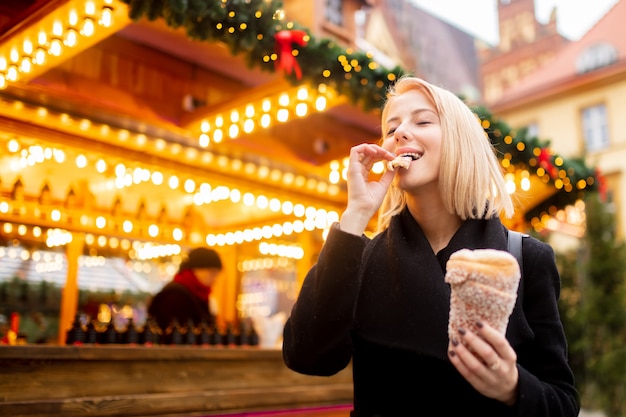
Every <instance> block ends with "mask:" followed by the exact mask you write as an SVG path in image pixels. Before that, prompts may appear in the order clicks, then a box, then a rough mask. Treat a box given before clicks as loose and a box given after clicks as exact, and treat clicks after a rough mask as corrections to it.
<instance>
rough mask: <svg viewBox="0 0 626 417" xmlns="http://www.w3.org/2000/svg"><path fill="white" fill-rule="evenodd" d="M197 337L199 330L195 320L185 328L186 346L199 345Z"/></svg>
mask: <svg viewBox="0 0 626 417" xmlns="http://www.w3.org/2000/svg"><path fill="white" fill-rule="evenodd" d="M197 335H198V330H197V329H196V326H195V325H194V323H193V320H189V321H188V322H187V326H185V338H184V339H185V340H184V344H186V345H195V344H197Z"/></svg>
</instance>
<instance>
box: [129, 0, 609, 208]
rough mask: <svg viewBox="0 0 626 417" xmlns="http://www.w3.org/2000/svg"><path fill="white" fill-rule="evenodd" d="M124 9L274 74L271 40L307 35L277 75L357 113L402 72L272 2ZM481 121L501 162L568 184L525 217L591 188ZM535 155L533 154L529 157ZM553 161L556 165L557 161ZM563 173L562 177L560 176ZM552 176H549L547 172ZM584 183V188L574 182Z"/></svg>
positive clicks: (542, 149) (227, 0) (159, 3)
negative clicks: (291, 66) (340, 98)
mask: <svg viewBox="0 0 626 417" xmlns="http://www.w3.org/2000/svg"><path fill="white" fill-rule="evenodd" d="M122 1H123V2H124V3H126V4H128V5H129V16H130V18H131V19H132V20H134V21H137V20H140V19H141V18H144V17H145V18H147V19H148V20H155V19H159V18H161V19H164V20H165V22H166V23H167V25H168V26H170V27H172V28H181V27H182V28H184V29H185V31H186V33H187V36H188V37H189V38H190V39H192V40H198V41H207V42H222V43H224V44H226V45H228V47H229V48H230V51H231V53H232V54H233V55H237V54H242V53H243V54H245V55H246V59H247V64H248V66H249V67H257V68H260V69H261V70H263V71H272V72H273V71H276V68H275V60H272V59H268V57H270V56H271V55H272V54H273V53H275V52H276V51H275V48H276V42H275V35H276V34H277V33H278V32H279V31H281V30H285V29H287V30H303V31H305V32H306V33H307V35H308V38H309V39H308V42H307V44H306V45H305V46H303V47H299V46H296V45H294V46H293V49H294V50H295V51H296V53H297V57H296V59H297V62H298V64H299V66H300V68H301V71H302V79H301V80H299V79H297V77H296V75H295V74H293V73H292V74H288V75H287V74H286V75H285V77H286V78H287V79H288V80H289V81H290V82H292V83H293V84H298V83H301V82H302V81H303V80H304V81H308V82H310V83H311V84H312V85H318V84H321V83H324V84H327V85H329V86H331V87H332V88H334V89H335V90H337V91H338V92H339V93H340V94H342V95H345V96H347V97H348V98H349V99H350V100H351V101H352V102H353V103H354V104H356V105H359V106H361V107H362V108H363V109H364V110H365V111H370V110H374V109H380V108H381V107H382V105H383V104H384V99H385V95H386V93H387V90H388V89H389V86H390V85H391V84H392V83H393V82H394V81H395V80H396V79H397V78H398V77H400V76H401V75H402V74H403V70H402V69H401V68H400V67H399V66H396V67H395V68H393V69H388V68H384V67H381V66H380V65H378V64H377V63H376V62H375V61H374V60H373V58H372V56H370V55H369V54H367V53H365V52H361V51H353V50H349V49H344V48H342V47H340V46H339V45H337V44H336V43H335V42H333V41H332V40H330V39H317V38H316V37H315V36H313V35H312V34H311V33H310V31H309V30H308V29H307V28H304V27H301V26H299V25H298V24H296V23H293V22H283V19H282V16H281V12H282V10H281V9H282V2H281V1H280V0H122ZM474 110H475V111H476V113H477V114H478V115H479V116H480V117H481V119H482V120H483V121H486V123H485V130H486V132H487V133H488V135H489V138H490V140H491V142H492V143H493V145H494V146H495V148H496V150H497V151H498V152H499V153H500V154H501V156H502V157H505V156H506V157H507V158H508V159H510V163H511V164H512V165H513V166H516V167H519V168H521V169H527V170H528V171H529V172H531V173H533V174H535V175H537V168H538V167H539V166H540V165H541V163H540V161H539V160H540V159H541V158H544V159H543V161H541V162H542V163H543V164H544V165H546V164H547V166H551V167H554V170H553V171H552V172H551V173H546V174H544V175H539V176H540V177H542V178H543V180H544V181H545V182H546V183H547V184H551V185H554V186H555V187H556V184H557V180H559V179H560V180H561V181H563V180H565V178H567V179H566V180H565V181H567V182H569V183H570V184H572V185H573V186H572V189H571V190H568V189H567V188H566V187H556V188H557V189H558V192H557V193H555V194H554V195H553V196H551V197H550V198H548V199H547V200H545V201H542V202H541V203H540V204H539V205H537V206H536V207H534V208H532V209H530V210H529V211H528V212H527V213H526V218H527V220H530V219H532V218H534V217H540V216H541V215H543V214H544V213H550V214H553V213H551V211H550V210H551V209H552V208H553V207H557V208H562V207H565V206H567V205H569V204H573V203H574V202H576V200H578V199H579V198H581V197H582V195H583V193H584V192H590V191H597V190H598V181H597V180H596V178H595V173H594V171H593V170H592V169H590V168H589V167H587V166H586V165H585V163H584V161H583V160H582V159H570V160H565V159H564V158H561V157H559V156H558V155H554V154H551V153H549V152H548V150H549V142H546V141H540V140H539V138H536V137H528V135H527V132H526V131H525V130H519V131H517V132H516V131H514V130H513V129H511V128H510V127H509V126H507V125H506V123H504V122H503V121H499V120H494V118H493V115H492V114H491V113H490V112H489V111H488V110H487V109H486V108H484V107H476V108H475V109H474ZM535 152H539V153H540V155H541V156H538V155H536V154H535ZM557 160H558V161H559V164H557ZM561 171H563V172H561ZM550 174H553V175H550ZM580 180H584V181H585V182H586V186H585V187H584V189H580V188H579V187H578V186H577V184H578V182H579V181H580Z"/></svg>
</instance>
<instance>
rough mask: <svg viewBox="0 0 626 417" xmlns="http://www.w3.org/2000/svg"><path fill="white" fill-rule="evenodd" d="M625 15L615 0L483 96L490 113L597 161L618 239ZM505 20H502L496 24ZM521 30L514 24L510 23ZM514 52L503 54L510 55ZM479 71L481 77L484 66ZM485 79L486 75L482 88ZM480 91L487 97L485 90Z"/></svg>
mask: <svg viewBox="0 0 626 417" xmlns="http://www.w3.org/2000/svg"><path fill="white" fill-rule="evenodd" d="M515 3H524V0H519V1H518V2H515V1H511V2H510V5H509V6H511V7H512V6H513V5H514V4H515ZM528 3H532V1H530V2H528ZM501 10H503V8H501ZM524 13H526V12H525V11H524ZM624 16H626V1H624V0H620V1H618V2H617V3H616V4H615V5H614V6H613V7H612V8H611V9H610V10H609V11H608V12H607V13H606V15H605V16H604V17H603V18H601V19H600V20H599V21H598V22H597V23H596V25H595V26H594V27H592V28H591V29H590V30H589V31H588V32H587V33H586V34H585V35H584V36H583V37H582V38H581V39H579V40H578V41H574V42H569V43H567V44H564V45H562V46H561V47H559V48H558V50H557V51H555V52H554V54H553V57H552V58H551V59H549V60H546V61H545V62H544V63H543V65H541V67H539V68H537V69H536V70H535V71H533V72H531V73H529V74H527V75H526V76H524V77H519V79H518V80H517V81H516V83H515V84H514V85H511V86H510V87H509V88H507V89H504V90H502V94H500V95H499V98H498V99H497V100H495V101H494V100H492V101H490V102H489V106H490V108H491V109H492V111H493V112H494V114H496V115H497V116H499V117H501V118H502V119H504V120H506V121H507V122H508V123H509V124H510V125H512V126H515V127H516V128H527V129H528V131H530V132H533V134H534V135H536V136H537V137H540V138H543V139H546V140H549V141H550V143H551V145H552V147H553V148H554V149H556V150H557V151H558V152H559V153H561V154H563V155H564V156H567V157H570V158H577V157H580V158H584V160H585V161H586V162H587V163H588V164H589V165H590V166H595V167H597V168H598V170H599V172H600V173H601V177H600V178H602V181H603V186H602V190H603V194H604V196H605V198H606V201H607V203H608V204H610V205H611V206H610V207H613V208H614V209H615V211H616V215H617V216H616V217H617V236H618V238H620V239H623V238H624V237H625V236H626V223H625V219H626V204H625V203H626V178H625V176H624V175H625V165H624V160H626V134H625V133H624V132H625V131H626V119H624V117H623V116H622V114H623V111H624V108H625V106H626V26H625V25H624V24H623V22H624ZM504 18H508V15H505V16H504ZM501 19H502V17H501ZM525 21H526V19H519V22H525ZM504 24H505V23H503V22H501V24H500V27H501V29H502V28H503V27H504ZM521 32H522V29H521V28H520V29H518V30H517V33H521ZM515 53H516V51H513V52H511V53H509V54H508V57H505V56H503V57H502V59H503V60H504V59H505V58H506V59H508V60H510V61H515V60H516V59H515V56H516V55H515ZM537 55H539V54H537ZM492 64H493V61H488V62H487V64H486V65H487V66H488V68H490V67H491V65H492ZM483 74H487V75H486V76H488V72H486V71H483ZM489 84H490V82H489V81H485V88H486V90H488V89H489V87H488V85H489ZM485 96H486V97H494V96H493V95H492V94H491V93H490V92H489V91H486V93H485ZM554 224H555V225H557V224H558V223H554Z"/></svg>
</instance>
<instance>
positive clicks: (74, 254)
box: [58, 233, 85, 345]
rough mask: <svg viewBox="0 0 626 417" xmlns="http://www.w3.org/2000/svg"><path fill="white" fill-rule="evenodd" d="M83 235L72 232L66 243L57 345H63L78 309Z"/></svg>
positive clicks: (83, 243)
mask: <svg viewBox="0 0 626 417" xmlns="http://www.w3.org/2000/svg"><path fill="white" fill-rule="evenodd" d="M84 245H85V235H84V234H83V233H74V234H73V236H72V241H71V242H70V243H69V244H68V245H67V249H66V251H65V256H66V258H67V277H66V278H65V287H63V291H62V293H61V314H60V317H59V336H58V343H59V345H65V335H66V333H67V331H68V330H69V329H70V328H71V327H72V322H73V321H74V317H75V316H76V311H77V309H78V258H79V257H80V255H82V253H83V248H84Z"/></svg>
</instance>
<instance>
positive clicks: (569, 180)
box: [474, 106, 603, 221]
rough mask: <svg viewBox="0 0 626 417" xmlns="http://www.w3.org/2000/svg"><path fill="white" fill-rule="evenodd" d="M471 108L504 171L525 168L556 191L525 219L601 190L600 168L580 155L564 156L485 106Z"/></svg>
mask: <svg viewBox="0 0 626 417" xmlns="http://www.w3.org/2000/svg"><path fill="white" fill-rule="evenodd" d="M474 111H475V112H476V114H477V115H478V116H479V117H480V119H481V122H482V124H483V128H484V129H485V132H487V135H488V136H489V140H490V141H491V143H492V144H493V145H494V147H495V149H496V152H497V153H498V158H499V159H500V162H501V164H502V166H503V167H504V169H505V170H507V171H508V172H513V171H515V170H516V169H522V170H527V171H529V172H531V173H533V174H534V175H536V176H538V177H539V178H540V179H541V180H542V181H543V182H544V183H545V184H548V185H551V186H553V187H555V188H556V190H557V192H556V193H554V194H553V195H552V196H550V197H548V198H547V199H545V200H543V201H541V202H539V204H537V205H536V206H535V207H531V208H530V209H529V210H528V211H527V212H526V213H525V217H526V220H528V221H531V220H532V219H533V218H536V217H542V216H543V215H545V214H549V215H552V214H553V212H554V211H555V208H557V209H560V208H563V207H566V206H568V205H571V204H574V203H575V202H576V201H577V200H579V199H582V197H583V194H584V193H588V192H596V191H601V192H602V191H603V190H602V182H603V181H602V180H601V176H600V173H599V171H598V170H594V169H593V168H590V167H588V166H587V165H586V164H585V161H584V160H583V159H582V158H569V159H565V158H563V157H562V156H560V155H558V154H557V153H555V152H554V151H553V150H552V149H551V148H550V142H549V141H547V140H541V139H539V138H538V137H536V136H529V135H528V130H527V129H519V130H515V129H512V128H511V127H510V126H509V125H508V124H507V123H506V122H504V121H503V120H499V119H497V118H495V117H494V116H493V115H492V114H491V113H490V112H489V110H487V109H486V108H485V107H482V106H478V107H475V108H474Z"/></svg>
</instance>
